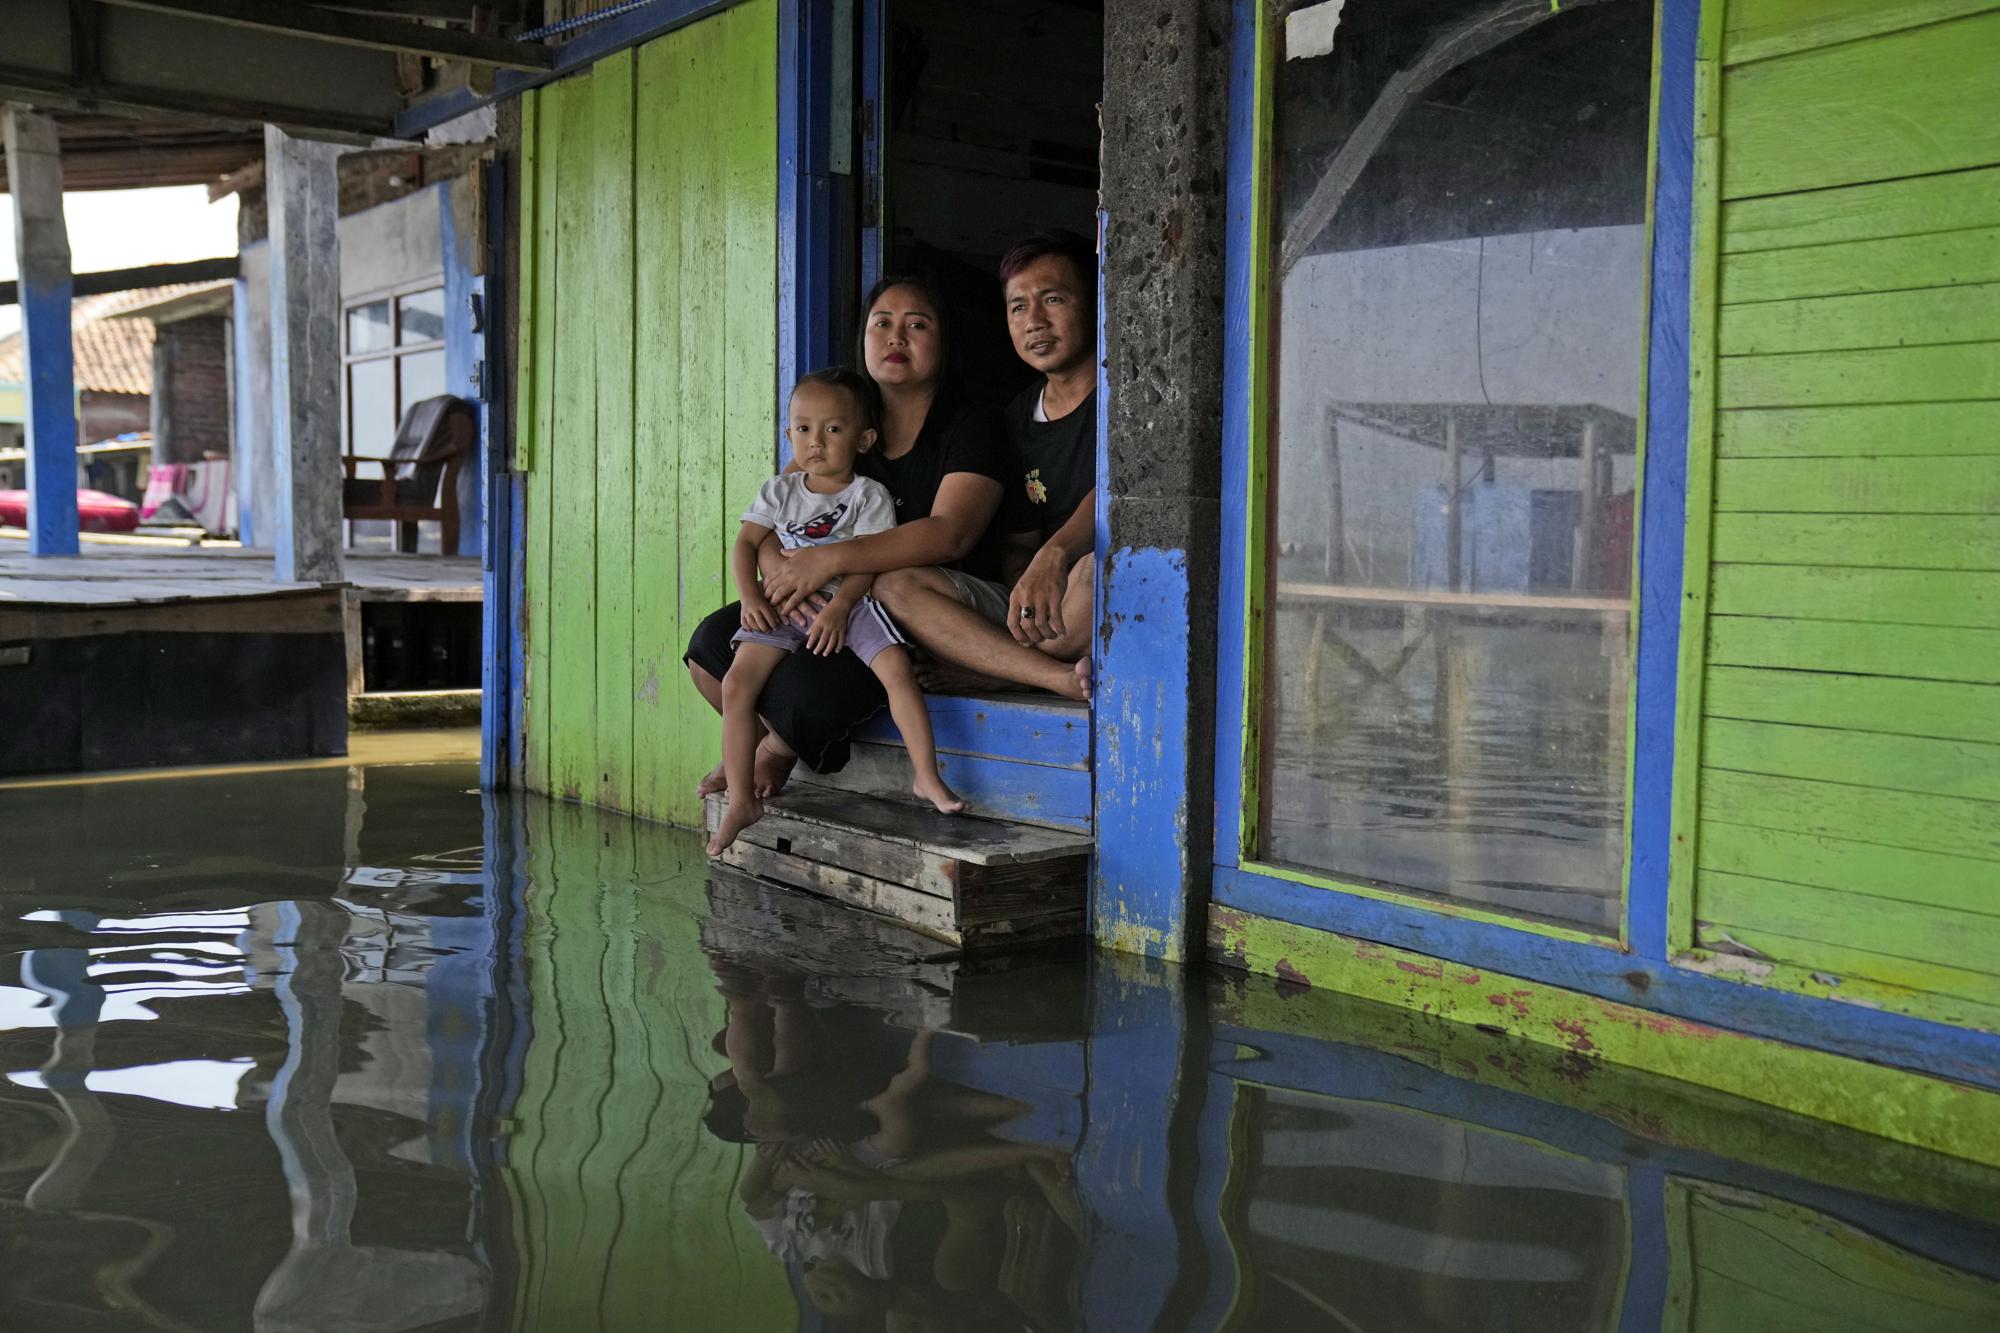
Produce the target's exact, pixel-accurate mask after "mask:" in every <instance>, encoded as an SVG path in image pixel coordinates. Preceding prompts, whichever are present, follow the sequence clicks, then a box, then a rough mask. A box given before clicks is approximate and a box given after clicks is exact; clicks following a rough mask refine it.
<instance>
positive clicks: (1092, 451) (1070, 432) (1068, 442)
mask: <svg viewBox="0 0 2000 1333" xmlns="http://www.w3.org/2000/svg"><path fill="white" fill-rule="evenodd" d="M1041 397H1042V385H1041V384H1040V383H1039V382H1037V383H1035V384H1031V385H1029V386H1028V387H1027V388H1025V389H1023V390H1022V391H1021V392H1020V393H1018V394H1016V395H1015V397H1014V401H1013V402H1011V403H1009V404H1007V410H1006V413H1005V414H1004V420H1005V421H1006V423H1007V437H1008V439H1009V440H1010V441H1012V442H1013V445H1014V452H1015V453H1017V454H1019V455H1020V459H1021V466H1020V471H1019V473H1017V474H1016V477H1015V480H1014V481H1013V482H1012V484H1011V487H1010V489H1011V492H1012V494H1011V495H1010V496H1009V503H1010V504H1011V505H1013V506H1016V509H1015V512H1016V513H1017V514H1019V515H1023V516H1025V521H1019V520H1017V521H1015V522H1011V523H1007V524H1003V525H1002V526H1005V527H1008V528H1010V529H1012V530H1015V531H1025V530H1027V529H1029V528H1034V529H1037V530H1039V531H1040V532H1041V534H1042V540H1043V541H1047V540H1048V539H1049V538H1050V537H1052V536H1054V535H1055V532H1056V529H1058V528H1060V527H1061V526H1062V525H1063V524H1065V523H1067V522H1069V520H1070V516H1071V515H1072V514H1074V513H1076V508H1077V506H1078V505H1080V504H1082V503H1083V498H1084V497H1085V496H1086V495H1089V494H1090V490H1091V487H1093V486H1095V485H1096V484H1097V392H1096V390H1094V389H1093V390H1092V391H1091V393H1090V396H1089V397H1088V398H1085V399H1084V400H1083V401H1082V402H1080V403H1078V404H1077V405H1076V406H1075V407H1074V408H1071V409H1070V411H1069V412H1067V413H1065V414H1064V415H1063V416H1062V417H1060V418H1058V419H1056V420H1054V421H1037V420H1035V407H1036V405H1037V404H1038V403H1039V402H1040V401H1041Z"/></svg>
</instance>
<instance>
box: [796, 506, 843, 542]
mask: <svg viewBox="0 0 2000 1333" xmlns="http://www.w3.org/2000/svg"><path fill="white" fill-rule="evenodd" d="M846 513H847V506H846V505H844V504H838V505H835V506H834V507H833V508H831V509H829V510H827V511H826V512H825V513H824V514H821V515H820V516H819V517H818V518H809V519H807V520H806V521H805V522H803V523H787V524H785V534H786V535H787V536H790V537H797V538H799V539H800V540H802V541H809V542H823V541H825V540H826V539H827V538H828V537H831V536H832V535H833V530H834V529H835V528H837V527H839V526H840V520H841V518H842V517H843V516H844V515H845V514H846Z"/></svg>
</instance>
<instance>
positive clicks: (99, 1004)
mask: <svg viewBox="0 0 2000 1333" xmlns="http://www.w3.org/2000/svg"><path fill="white" fill-rule="evenodd" d="M57 915H58V916H60V917H61V919H62V921H63V923H64V924H65V925H68V926H73V927H75V928H77V929H79V930H84V931H88V930H90V929H91V928H93V927H94V926H96V925H97V923H98V921H99V919H100V918H99V917H98V916H97V914H96V913H94V912H78V911H66V912H60V913H58V914H57ZM21 980H22V982H23V983H25V984H26V985H28V986H30V987H32V988H33V989H35V990H38V991H40V992H41V993H42V994H44V995H46V996H48V997H49V1001H50V1008H51V1010H52V1011H53V1013H54V1016H55V1020H56V1033H55V1042H54V1045H53V1048H52V1049H51V1050H50V1052H49V1058H48V1060H47V1061H46V1062H45V1063H44V1064H43V1065H42V1086H43V1087H45V1088H47V1089H48V1090H49V1094H50V1095H51V1096H53V1097H54V1098H55V1099H56V1104H57V1105H58V1106H60V1107H62V1111H63V1114H64V1115H65V1116H66V1117H68V1119H69V1125H70V1128H69V1133H68V1135H67V1136H66V1137H65V1138H64V1139H63V1142H62V1146H61V1147H59V1148H57V1149H56V1153H55V1158H54V1160H52V1161H51V1162H50V1163H49V1165H48V1168H47V1169H46V1170H44V1171H43V1172H42V1174H41V1175H40V1176H39V1177H38V1178H37V1179H36V1181H35V1183H34V1184H33V1185H30V1186H29V1187H28V1192H27V1195H26V1197H25V1199H24V1202H25V1203H26V1204H27V1205H28V1207H30V1208H33V1209H36V1210H38V1211H57V1210H66V1209H71V1208H74V1207H76V1206H77V1204H78V1202H79V1201H80V1200H81V1199H82V1197H83V1192H84V1190H85V1189H87V1188H88V1187H89V1185H90V1180H91V1177H92V1176H94V1175H95V1174H96V1173H97V1168H98V1167H99V1166H100V1165H101V1164H102V1163H103V1161H104V1159H105V1157H106V1155H108V1154H109V1153H110V1151H111V1145H112V1142H113V1140H114V1138H115V1133H114V1131H113V1129H112V1127H111V1117H110V1116H109V1115H107V1114H106V1113H105V1110H104V1107H103V1106H102V1105H101V1104H100V1103H99V1102H98V1100H97V1094H96V1093H94V1092H92V1091H90V1089H89V1087H88V1086H86V1084H85V1079H86V1078H87V1077H88V1075H89V1074H90V1071H91V1070H92V1069H94V1068H95V1067H96V1063H97V1020H98V1017H99V1016H100V1015H101V1014H102V1013H103V1012H104V988H103V987H102V986H99V985H98V984H97V983H96V982H94V981H92V980H91V979H90V952H89V951H88V950H86V949H30V950H29V951H28V952H26V953H24V954H22V955H21Z"/></svg>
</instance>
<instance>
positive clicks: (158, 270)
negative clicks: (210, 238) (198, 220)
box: [0, 255, 240, 305]
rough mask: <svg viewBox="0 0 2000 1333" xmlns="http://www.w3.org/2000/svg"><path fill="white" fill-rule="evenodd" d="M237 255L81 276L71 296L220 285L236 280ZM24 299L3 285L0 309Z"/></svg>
mask: <svg viewBox="0 0 2000 1333" xmlns="http://www.w3.org/2000/svg"><path fill="white" fill-rule="evenodd" d="M239 267H240V266H239V263H238V260H237V257H236V256H235V255H224V256H223V257H221V258H220V259H190V260H187V261H186V262H184V263H179V264H147V265H144V266H143V267H140V268H109V269H104V270H102V271H100V272H97V273H78V274H75V275H74V276H73V277H72V278H71V279H70V295H71V296H101V295H103V294H104V293H105V292H134V291H139V290H142V289H144V288H147V287H167V286H171V285H172V284H174V283H177V282H220V281H221V280H222V279H224V278H233V277H235V276H236V274H237V271H238V268H239ZM20 299H21V296H20V284H19V283H18V282H11V281H10V282H0V305H14V304H15V303H17V302H18V301H19V300H20Z"/></svg>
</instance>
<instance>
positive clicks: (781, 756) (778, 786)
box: [756, 735, 799, 801]
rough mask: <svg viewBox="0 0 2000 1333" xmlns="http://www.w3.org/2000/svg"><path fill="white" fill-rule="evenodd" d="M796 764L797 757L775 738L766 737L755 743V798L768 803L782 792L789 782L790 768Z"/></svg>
mask: <svg viewBox="0 0 2000 1333" xmlns="http://www.w3.org/2000/svg"><path fill="white" fill-rule="evenodd" d="M798 762H799V757H798V756H797V755H795V754H793V753H792V752H791V750H790V748H789V747H787V746H786V745H785V743H784V742H783V741H781V740H779V739H777V738H776V737H775V736H771V735H766V736H765V737H764V739H763V740H761V741H759V742H757V762H756V792H757V798H758V799H759V800H763V801H768V800H770V799H771V798H772V797H773V796H776V795H777V794H778V793H779V792H781V791H783V790H784V789H785V784H786V783H787V782H789V781H790V780H791V777H792V766H793V765H794V764H796V763H798Z"/></svg>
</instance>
